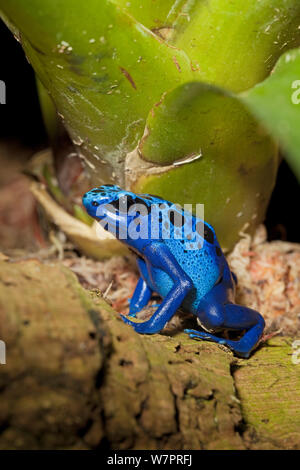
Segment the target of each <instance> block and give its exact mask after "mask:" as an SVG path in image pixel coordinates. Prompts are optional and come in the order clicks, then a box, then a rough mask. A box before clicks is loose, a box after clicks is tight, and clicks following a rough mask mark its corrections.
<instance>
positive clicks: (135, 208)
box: [82, 184, 155, 238]
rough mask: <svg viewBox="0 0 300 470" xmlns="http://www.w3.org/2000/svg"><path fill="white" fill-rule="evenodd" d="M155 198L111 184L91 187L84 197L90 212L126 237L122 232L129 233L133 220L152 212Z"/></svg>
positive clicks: (103, 223) (83, 200)
mask: <svg viewBox="0 0 300 470" xmlns="http://www.w3.org/2000/svg"><path fill="white" fill-rule="evenodd" d="M154 200H155V196H148V195H146V194H145V195H138V194H135V193H132V192H130V191H125V190H123V189H121V188H120V187H119V186H116V185H109V184H106V185H102V186H100V187H99V188H94V189H91V190H90V191H88V192H87V193H86V194H84V196H83V198H82V202H83V205H84V206H85V208H86V210H87V212H88V214H89V215H90V216H91V217H93V218H95V219H96V220H98V221H99V222H100V224H101V225H102V226H103V227H104V228H105V229H106V230H108V231H110V232H112V233H113V234H114V235H116V236H117V237H118V238H126V237H124V236H121V235H120V232H121V231H122V230H123V232H122V233H123V234H124V233H125V232H126V233H127V230H128V227H129V226H130V224H131V222H133V223H134V222H135V221H136V220H137V218H138V217H140V215H141V214H143V215H144V216H146V215H147V214H149V213H150V210H151V204H152V203H153V202H154Z"/></svg>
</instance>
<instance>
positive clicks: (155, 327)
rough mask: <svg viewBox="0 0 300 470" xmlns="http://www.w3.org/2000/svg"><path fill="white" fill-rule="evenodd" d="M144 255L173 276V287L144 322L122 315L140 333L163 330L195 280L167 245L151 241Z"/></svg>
mask: <svg viewBox="0 0 300 470" xmlns="http://www.w3.org/2000/svg"><path fill="white" fill-rule="evenodd" d="M144 255H145V257H146V258H147V260H148V262H149V263H150V264H151V265H152V266H153V267H155V268H158V269H161V270H163V271H165V272H166V273H167V274H168V275H169V276H170V277H171V279H172V281H173V287H172V289H171V290H170V291H169V293H168V294H167V295H166V297H165V298H164V299H163V301H162V303H161V304H160V306H159V308H158V309H157V310H156V311H155V313H154V314H153V315H152V317H151V318H150V319H149V320H147V321H145V322H143V323H135V322H133V321H131V320H129V318H128V317H125V316H124V315H122V319H123V321H124V322H125V323H127V324H129V325H131V326H132V327H133V328H134V329H135V331H137V332H138V333H142V334H153V333H157V332H159V331H160V330H162V328H163V327H164V326H165V324H166V323H167V322H168V321H169V320H170V319H171V318H172V317H173V315H174V314H175V313H176V310H177V309H178V308H179V307H180V305H181V304H182V302H183V300H184V298H185V296H186V295H187V294H188V292H189V291H190V290H191V289H192V288H193V282H192V280H191V279H190V278H189V277H188V276H187V275H186V274H185V272H184V271H183V269H182V268H181V267H180V265H179V264H178V262H177V261H176V259H175V258H174V256H173V255H172V253H171V252H170V251H169V250H168V248H166V246H165V245H163V244H160V243H158V242H157V243H151V244H150V245H147V246H146V248H145V249H144Z"/></svg>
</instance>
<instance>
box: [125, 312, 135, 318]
mask: <svg viewBox="0 0 300 470" xmlns="http://www.w3.org/2000/svg"><path fill="white" fill-rule="evenodd" d="M127 316H128V317H131V318H136V313H135V312H129V313H128V315H127Z"/></svg>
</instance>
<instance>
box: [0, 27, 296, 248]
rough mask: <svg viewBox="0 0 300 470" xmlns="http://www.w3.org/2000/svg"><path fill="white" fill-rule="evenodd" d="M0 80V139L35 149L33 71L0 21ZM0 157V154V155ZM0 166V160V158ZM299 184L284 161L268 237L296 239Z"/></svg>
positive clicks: (37, 126)
mask: <svg viewBox="0 0 300 470" xmlns="http://www.w3.org/2000/svg"><path fill="white" fill-rule="evenodd" d="M0 44H1V62H0V64H1V65H0V80H3V81H4V82H5V83H6V96H7V97H6V102H7V104H6V105H0V140H3V139H5V140H7V139H9V140H11V139H13V140H17V141H18V142H19V143H20V144H22V145H24V146H28V147H30V148H32V149H33V150H38V149H41V148H43V147H45V146H46V145H47V136H46V132H45V129H44V125H43V120H42V116H41V111H40V107H39V102H38V97H37V92H36V87H35V79H34V73H33V71H32V68H31V66H30V64H29V63H28V62H27V60H26V58H25V55H24V53H23V50H22V48H21V46H20V44H19V43H18V42H17V41H16V40H15V39H14V37H13V35H12V34H11V33H10V31H9V30H8V29H7V28H6V26H5V25H4V24H3V23H2V22H1V20H0ZM0 158H1V156H0ZM0 165H1V160H0ZM298 203H299V185H298V183H297V180H296V178H295V176H294V175H293V173H292V171H291V170H290V169H289V167H288V165H287V164H286V162H285V161H283V162H282V164H281V166H280V169H279V174H278V180H277V184H276V188H275V190H274V192H273V195H272V199H271V203H270V206H269V210H268V213H267V218H266V226H267V229H268V234H269V239H270V240H272V239H282V240H289V241H294V242H299V241H300V229H299V227H300V224H299V221H298V216H299V209H298Z"/></svg>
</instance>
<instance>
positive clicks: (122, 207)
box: [116, 196, 133, 213]
mask: <svg viewBox="0 0 300 470" xmlns="http://www.w3.org/2000/svg"><path fill="white" fill-rule="evenodd" d="M116 202H117V204H118V205H117V208H118V210H119V212H122V213H127V211H128V209H129V207H130V204H133V198H132V197H131V196H121V197H120V199H119V200H118V201H116Z"/></svg>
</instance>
